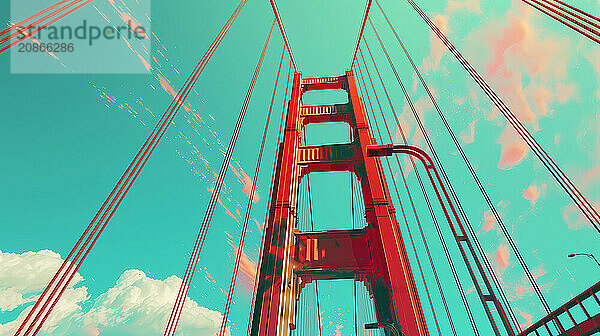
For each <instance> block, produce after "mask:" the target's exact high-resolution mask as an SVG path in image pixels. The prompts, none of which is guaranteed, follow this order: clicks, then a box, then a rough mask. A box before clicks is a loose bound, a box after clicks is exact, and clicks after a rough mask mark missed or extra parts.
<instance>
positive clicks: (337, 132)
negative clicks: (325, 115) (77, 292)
mask: <svg viewBox="0 0 600 336" xmlns="http://www.w3.org/2000/svg"><path fill="white" fill-rule="evenodd" d="M303 132H304V135H303V137H304V136H305V137H306V138H305V139H306V143H304V142H303V143H302V144H303V145H306V146H318V145H334V144H345V143H350V142H351V141H352V139H351V133H350V132H351V128H350V125H348V124H347V123H344V122H327V123H314V124H308V125H306V126H304V129H303ZM303 139H304V138H303Z"/></svg>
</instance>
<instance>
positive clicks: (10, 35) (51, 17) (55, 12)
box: [0, 0, 93, 54]
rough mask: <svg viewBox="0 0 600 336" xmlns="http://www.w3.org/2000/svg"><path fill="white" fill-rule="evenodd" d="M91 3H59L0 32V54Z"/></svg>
mask: <svg viewBox="0 0 600 336" xmlns="http://www.w3.org/2000/svg"><path fill="white" fill-rule="evenodd" d="M92 1H93V0H71V1H69V0H63V1H59V2H57V3H55V4H54V5H51V6H49V7H47V8H45V9H43V10H41V11H39V12H37V13H35V14H33V15H31V16H30V17H28V18H26V19H24V20H22V21H20V22H18V23H15V24H13V25H11V26H9V27H8V28H6V29H4V30H2V31H1V32H0V54H1V53H3V52H5V51H6V50H8V49H10V48H11V47H14V46H15V45H16V44H18V43H19V42H21V41H23V40H25V39H27V38H29V37H30V36H32V35H33V34H35V33H37V32H39V31H40V30H42V29H44V28H46V27H48V26H49V25H51V24H53V23H54V22H56V21H58V20H60V19H62V18H63V17H65V16H67V15H69V14H71V13H72V12H74V11H76V10H78V9H79V8H81V7H83V6H85V5H86V4H88V3H90V2H92ZM19 35H21V36H19ZM15 38H16V39H15ZM13 39H14V40H13Z"/></svg>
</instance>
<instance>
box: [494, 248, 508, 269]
mask: <svg viewBox="0 0 600 336" xmlns="http://www.w3.org/2000/svg"><path fill="white" fill-rule="evenodd" d="M509 257H510V255H509V251H508V247H507V246H506V245H503V244H500V245H498V249H497V250H496V253H495V254H494V263H495V264H496V267H498V268H499V269H501V270H503V269H505V268H506V267H508V258H509Z"/></svg>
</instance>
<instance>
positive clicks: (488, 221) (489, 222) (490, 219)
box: [481, 210, 496, 232]
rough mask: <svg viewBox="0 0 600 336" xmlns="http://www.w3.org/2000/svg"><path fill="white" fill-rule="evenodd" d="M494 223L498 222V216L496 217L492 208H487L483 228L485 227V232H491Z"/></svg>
mask: <svg viewBox="0 0 600 336" xmlns="http://www.w3.org/2000/svg"><path fill="white" fill-rule="evenodd" d="M494 223H496V217H494V214H493V213H492V210H487V211H486V212H484V213H483V226H482V227H481V228H482V229H484V230H485V232H489V231H490V230H492V229H493V228H494Z"/></svg>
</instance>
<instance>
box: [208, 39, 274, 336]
mask: <svg viewBox="0 0 600 336" xmlns="http://www.w3.org/2000/svg"><path fill="white" fill-rule="evenodd" d="M284 55H285V45H284V47H283V50H282V51H281V59H280V60H279V68H278V69H277V77H276V78H275V86H274V87H273V96H272V97H271V104H270V106H269V112H268V113H267V121H266V123H265V130H264V132H263V136H262V142H261V144H260V150H259V152H258V159H257V160H256V169H255V170H254V177H253V178H252V188H251V190H250V195H249V196H248V197H249V198H248V205H247V207H246V215H245V217H244V224H243V225H242V234H241V235H240V241H239V243H238V247H237V249H236V255H235V263H234V266H233V274H232V275H231V281H230V283H229V290H228V291H227V301H226V303H225V310H224V311H223V320H222V321H221V327H220V328H219V336H225V333H226V330H227V319H228V318H229V310H230V308H231V301H232V300H233V292H234V290H235V283H236V280H237V274H238V271H239V268H240V261H241V258H242V253H243V251H244V239H245V237H246V231H247V229H248V221H249V220H250V210H251V209H252V204H254V195H255V191H256V181H257V180H258V173H259V171H260V164H261V160H262V155H263V151H264V148H265V140H266V138H267V131H268V130H269V121H270V120H271V112H273V103H274V102H275V94H276V92H277V84H278V83H279V75H280V73H281V65H282V64H283V56H284Z"/></svg>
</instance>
